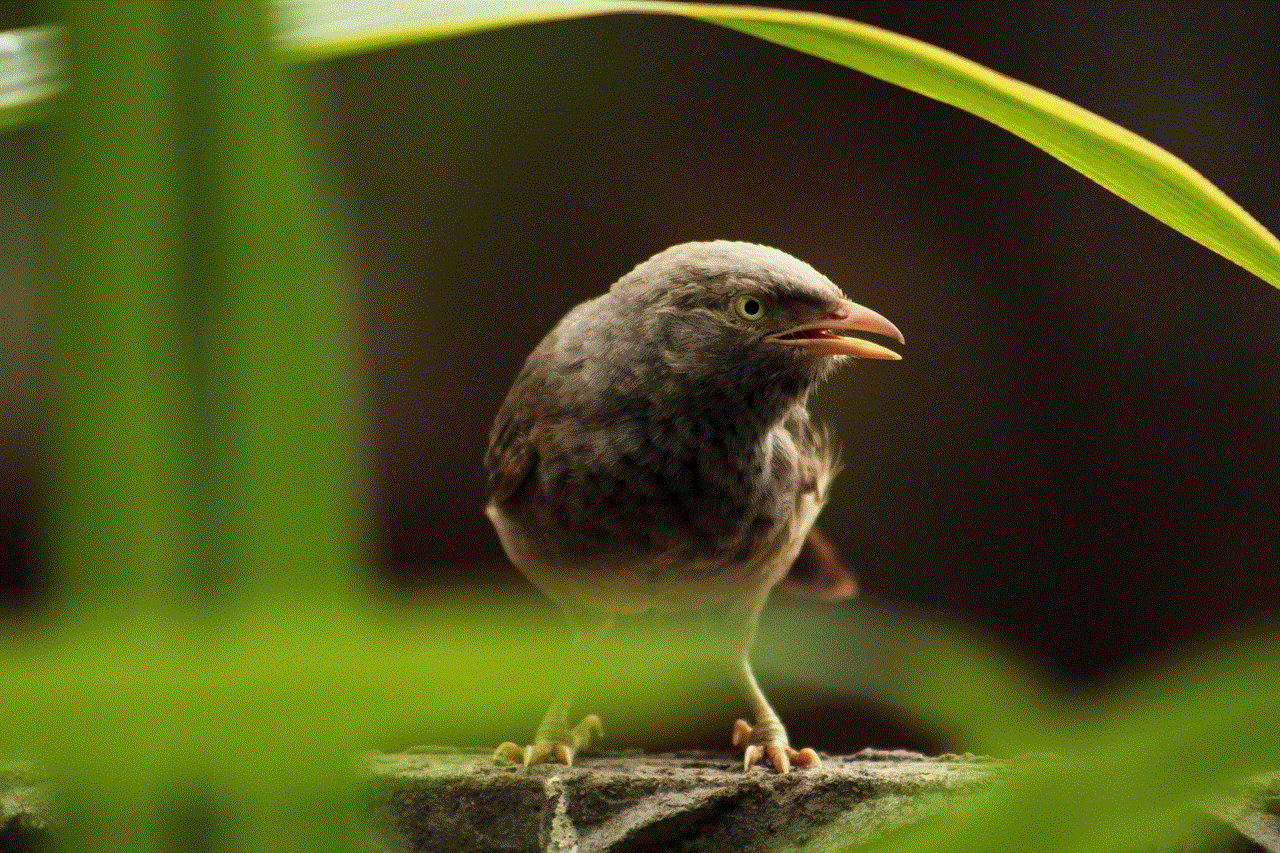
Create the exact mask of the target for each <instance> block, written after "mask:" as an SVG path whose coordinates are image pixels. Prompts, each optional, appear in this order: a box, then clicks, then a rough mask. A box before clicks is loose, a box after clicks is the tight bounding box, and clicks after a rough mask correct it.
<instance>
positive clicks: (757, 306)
mask: <svg viewBox="0 0 1280 853" xmlns="http://www.w3.org/2000/svg"><path fill="white" fill-rule="evenodd" d="M733 310H735V311H737V312H738V316H739V317H741V318H742V319H744V320H750V321H751V322H753V323H754V322H755V321H756V320H759V319H761V318H763V317H764V303H763V302H761V301H760V300H759V299H757V298H756V297H754V296H748V295H746V294H743V295H742V296H739V297H738V298H737V299H735V300H733Z"/></svg>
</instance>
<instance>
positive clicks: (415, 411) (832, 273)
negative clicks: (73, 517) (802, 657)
mask: <svg viewBox="0 0 1280 853" xmlns="http://www.w3.org/2000/svg"><path fill="white" fill-rule="evenodd" d="M769 5H776V6H788V7H793V8H812V9H817V10H820V11H826V12H830V13H833V14H838V15H842V16H846V17H850V18H854V19H857V20H861V21H865V22H867V23H872V24H876V25H880V26H883V27H886V28H888V29H891V30H894V31H897V32H901V33H904V34H907V35H911V36H915V37H918V38H921V39H924V40H926V41H929V42H932V43H935V44H938V45H940V46H942V47H945V48H948V49H950V50H953V51H955V52H957V53H959V54H961V55H963V56H967V57H969V58H972V59H975V60H977V61H979V62H982V63H984V64H986V65H988V66H990V67H992V68H995V69H997V70H999V71H1003V72H1006V73H1008V74H1010V75H1012V76H1014V77H1017V78H1020V79H1023V80H1026V81H1028V82H1030V83H1034V84H1036V85H1039V86H1042V87H1043V88H1046V89H1048V90H1049V91H1051V92H1054V93H1057V94H1059V95H1062V96H1064V97H1066V98H1068V99H1070V100H1072V101H1075V102H1076V103H1079V104H1081V105H1083V106H1085V107H1087V108H1089V109H1091V110H1093V111H1095V112H1098V113H1100V114H1101V115H1103V116H1106V117H1108V118H1110V119H1113V120H1115V121H1117V122H1119V123H1120V124H1121V125H1124V126H1125V127H1128V128H1130V129H1132V130H1134V131H1136V132H1138V133H1140V134H1142V135H1144V136H1147V137H1148V138H1150V139H1152V140H1153V141H1155V142H1156V143H1158V144H1160V145H1162V146H1164V147H1166V148H1168V149H1169V150H1171V151H1172V152H1174V153H1175V154H1178V155H1179V156H1181V157H1183V158H1184V159H1185V160H1187V161H1188V162H1189V163H1191V164H1192V165H1193V166H1195V167H1196V168H1198V169H1199V170H1201V171H1202V172H1203V173H1204V174H1205V175H1206V176H1207V177H1208V178H1209V179H1210V180H1212V181H1214V182H1215V183H1217V184H1218V185H1219V186H1220V187H1221V188H1222V189H1223V190H1224V191H1226V192H1227V194H1228V195H1230V196H1231V197H1233V198H1234V199H1236V200H1237V201H1238V202H1240V203H1241V204H1242V206H1243V207H1245V208H1246V209H1247V210H1249V211H1250V212H1252V213H1253V214H1254V215H1255V216H1256V217H1257V218H1258V219H1259V220H1261V221H1262V222H1263V223H1264V224H1266V225H1268V226H1269V227H1270V228H1271V229H1272V230H1277V229H1278V228H1280V192H1277V187H1280V157H1278V156H1277V152H1280V8H1278V7H1277V6H1276V5H1275V4H1273V3H1270V2H1257V3H1236V2H1232V3H1179V4H1166V3H1150V4H1148V3H1100V4H1093V3H846V2H831V3H787V2H776V3H772V4H769ZM38 19H39V10H38V8H36V7H32V6H27V5H25V4H13V5H11V6H7V7H5V8H3V9H0V25H3V26H5V27H8V26H14V25H20V24H23V23H30V22H33V21H35V20H38ZM299 78H300V79H299V82H300V85H301V86H302V87H303V88H304V89H305V91H306V92H307V95H308V100H309V103H310V106H311V107H312V108H313V115H314V119H315V121H314V138H315V140H316V150H317V151H318V152H319V154H320V158H321V161H322V165H323V171H324V173H325V176H326V178H327V179H328V181H329V182H330V184H331V187H330V189H331V199H332V202H333V203H332V209H333V212H334V218H335V220H336V221H337V223H338V224H339V229H338V230H339V233H340V234H341V235H342V236H341V237H340V238H339V239H340V241H341V245H339V246H338V250H339V254H340V255H342V256H343V257H345V258H347V259H348V267H347V269H346V271H345V272H346V278H347V280H348V281H349V282H350V285H351V287H352V289H353V292H354V294H355V299H354V300H353V305H354V306H355V310H356V312H357V313H358V323H359V325H360V329H361V331H362V335H361V347H360V352H359V358H360V364H359V368H360V370H361V372H362V374H363V393H364V399H363V401H362V405H363V411H364V418H365V421H366V427H367V444H366V450H365V460H366V463H367V465H366V467H367V482H368V519H369V523H370V530H371V543H370V548H371V553H372V555H373V556H372V563H373V565H374V566H375V567H376V571H377V573H378V577H379V579H380V581H382V582H383V583H384V585H385V588H386V589H387V590H388V595H389V596H391V597H394V598H397V599H401V600H406V601H413V600H415V599H423V598H438V597H440V596H442V595H447V594H450V593H451V592H452V591H454V590H456V589H458V588H459V587H461V586H476V585H480V586H482V587H484V588H486V589H492V590H494V591H495V594H498V593H499V592H500V591H502V590H523V589H525V588H526V587H525V583H524V581H523V579H522V578H521V577H520V576H519V575H518V573H517V572H516V571H515V570H514V569H512V568H511V567H510V565H509V564H508V563H507V562H506V560H505V558H504V557H503V555H502V552H501V549H500V547H499V545H498V542H497V540H496V538H495V537H494V535H493V533H492V531H491V529H490V528H489V525H488V522H487V521H486V520H485V518H484V517H483V515H482V513H481V504H482V500H483V499H482V487H483V478H482V472H481V468H480V457H481V455H482V453H483V451H484V447H485V443H486V438H487V433H488V429H489V425H490V422H491V418H492V415H493V413H494V412H495V411H496V410H497V408H498V406H499V404H500V403H501V400H502V397H503V395H504V394H505V392H506V389H507V387H508V385H509V383H510V381H511V379H512V378H513V377H514V375H515V373H516V371H517V370H518V369H519V366H520V364H521V362H522V361H523V359H524V356H525V355H526V354H527V353H528V351H529V350H530V349H531V348H532V347H533V346H534V345H535V344H536V343H537V341H538V340H539V339H540V338H541V336H542V335H543V334H544V333H545V332H546V331H547V329H549V328H550V326H551V325H552V324H553V323H554V322H555V321H556V320H557V319H558V318H559V317H560V316H561V315H562V314H563V313H564V312H565V311H566V310H567V309H568V308H569V307H571V306H572V305H574V304H576V303H577V302H579V301H581V300H583V299H586V298H589V297H591V296H593V295H595V294H597V293H598V292H600V291H601V290H603V289H604V288H606V287H607V286H608V285H609V284H610V283H611V282H612V281H613V280H614V279H616V278H617V277H618V276H619V275H621V274H622V273H624V272H626V271H627V270H628V269H630V268H631V266H633V265H634V264H635V263H637V262H638V261H640V260H643V259H644V258H646V257H648V256H649V255H650V254H652V253H654V252H656V251H658V250H660V249H662V248H664V247H666V246H668V245H671V244H673V243H677V242H682V241H685V240H689V239H699V238H713V237H725V238H733V239H743V240H753V241H758V242H763V243H768V244H771V245H775V246H778V247H779V248H782V249H784V250H786V251H789V252H791V253H793V254H795V255H797V256H799V257H801V258H803V259H805V260H807V261H809V262H810V263H812V264H813V265H814V266H815V267H817V268H818V269H819V270H822V271H823V272H825V273H826V274H827V275H828V276H829V277H831V278H832V279H833V280H834V281H836V282H837V283H839V284H840V285H842V286H843V287H844V289H845V290H846V292H847V293H848V294H849V295H850V296H851V297H852V298H854V299H855V300H856V301H859V302H862V303H864V304H866V305H868V306H871V307H873V308H875V309H877V310H879V311H880V312H881V313H883V314H885V315H886V316H888V317H889V318H891V319H892V320H894V321H895V322H896V323H897V324H898V326H899V327H900V328H901V329H902V330H903V331H904V333H905V335H906V338H907V346H906V347H905V349H904V354H905V356H906V358H905V360H904V361H902V362H900V363H896V364H885V363H862V364H856V365H854V366H852V368H851V369H846V370H844V371H842V372H841V373H839V374H838V375H837V377H836V378H835V379H833V380H832V381H831V382H829V383H828V384H827V385H826V386H825V387H824V388H823V389H822V390H821V391H820V392H819V393H818V395H817V396H816V397H815V399H814V401H813V408H814V409H815V411H816V412H817V414H818V415H819V416H820V417H821V418H822V419H823V420H826V421H828V422H830V423H831V424H832V426H833V427H834V432H835V434H836V435H837V436H838V438H839V441H840V444H841V446H842V447H843V458H844V461H845V471H844V473H843V475H842V476H841V477H840V478H839V480H838V481H837V483H836V486H835V488H834V490H833V493H832V498H831V502H830V504H829V505H828V508H827V510H826V511H825V514H824V516H823V521H822V526H823V528H824V529H825V531H826V532H827V534H828V536H829V537H830V538H831V539H832V540H833V541H834V542H835V543H836V545H837V546H838V547H839V549H840V550H841V551H842V553H843V554H844V556H845V558H846V560H847V562H849V563H850V564H851V565H853V566H854V567H855V568H856V570H857V572H858V574H859V576H860V579H861V582H862V586H863V589H864V591H865V593H866V596H865V597H864V599H862V600H861V601H860V600H855V601H853V602H849V603H845V604H841V605H835V606H833V605H814V607H818V608H821V607H827V608H854V609H856V608H859V607H865V606H868V605H867V603H866V602H872V603H873V604H874V605H875V606H877V607H883V608H890V609H894V608H897V609H902V610H906V611H911V610H924V611H926V612H929V613H932V614H935V615H940V616H942V617H944V618H947V619H952V620H955V621H957V622H959V623H962V624H966V625H971V626H976V627H977V628H978V629H979V630H981V631H984V632H987V633H989V634H990V635H991V636H993V637H995V638H996V639H997V640H998V641H1000V642H1002V643H1004V644H1006V645H1007V646H1008V647H1009V648H1010V649H1012V650H1014V651H1016V652H1017V653H1018V654H1020V655H1022V656H1024V657H1025V658H1027V659H1028V660H1030V661H1033V662H1034V663H1035V664H1036V665H1037V666H1039V667H1040V668H1042V670H1043V671H1044V672H1045V673H1047V675H1048V677H1049V678H1050V679H1051V680H1053V681H1056V682H1059V683H1060V684H1061V685H1062V686H1063V687H1064V688H1067V689H1076V688H1092V687H1095V686H1098V685H1101V684H1105V683H1106V682H1107V681H1109V680H1110V679H1113V678H1116V677H1118V676H1119V674H1121V673H1123V672H1125V671H1127V670H1128V669H1130V668H1132V667H1137V666H1142V665H1144V663H1147V662H1150V661H1153V660H1156V659H1159V658H1161V657H1164V656H1166V655H1168V654H1170V653H1172V652H1173V651H1175V650H1177V649H1179V648H1181V647H1183V646H1185V645H1187V644H1189V643H1193V642H1195V641H1196V640H1197V638H1200V637H1204V636H1207V635H1208V634H1210V633H1212V632H1215V631H1220V630H1226V629H1230V628H1231V627H1232V626H1235V625H1241V624H1247V623H1250V622H1256V621H1258V620H1264V619H1271V620H1274V619H1275V618H1276V617H1277V616H1280V505H1278V504H1277V495H1278V494H1280V459H1278V456H1277V453H1276V447H1277V445H1278V444H1280V442H1278V439H1280V358H1277V356H1276V354H1275V349H1276V348H1275V342H1276V341H1277V339H1280V293H1277V292H1276V291H1275V290H1273V289H1271V288H1269V287H1268V286H1266V285H1265V284H1264V283H1262V282H1261V281H1259V280H1257V279H1254V278H1252V277H1251V276H1250V275H1248V274H1247V273H1245V272H1244V271H1242V270H1240V269H1238V268H1237V267H1235V266H1234V265H1232V264H1230V263H1228V262H1227V261H1225V260H1223V259H1221V258H1219V257H1218V256H1216V255H1214V254H1212V253H1210V252H1209V251H1207V250H1205V249H1204V248H1202V247H1200V246H1198V245H1196V244H1194V243H1192V242H1191V241H1189V240H1187V239H1185V238H1183V237H1181V236H1180V235H1178V234H1176V233H1175V232H1173V231H1171V230H1169V229H1168V228H1166V227H1165V226H1163V225H1160V224H1159V223H1157V222H1155V221H1154V220H1152V219H1150V218H1148V217H1147V216H1146V215H1145V214H1142V213H1140V212H1139V211H1137V210H1136V209H1134V208H1132V207H1130V206H1129V205H1127V204H1126V203H1124V202H1121V201H1119V200H1118V199H1116V198H1114V197H1113V196H1111V195H1110V194H1109V193H1108V192H1106V191H1104V190H1102V189H1101V188H1099V187H1097V186H1096V185H1094V184H1092V183H1091V182H1089V181H1088V180H1086V179H1084V178H1082V177H1081V176H1079V175H1078V174H1076V173H1075V172H1073V171H1071V170H1069V169H1068V168H1066V167H1065V166H1063V165H1061V164H1059V163H1058V162H1056V161H1054V160H1052V159H1050V158H1048V157H1047V156H1046V155H1044V154H1042V153H1041V152H1039V151H1038V150H1036V149H1034V148H1032V147H1031V146H1029V145H1027V144H1025V143H1023V142H1021V141H1020V140H1018V139H1015V138H1014V137H1012V136H1010V135H1008V134H1006V133H1004V132H1003V131H1000V130H998V129H996V128H994V127H991V126H989V125H987V124H985V123H983V122H981V121H980V120H978V119H975V118H973V117H971V116H969V115H967V114H965V113H961V112H959V111H956V110H954V109H952V108H949V107H945V106H942V105H939V104H936V103H934V102H932V101H928V100H926V99H923V98H921V97H919V96H917V95H915V94H912V93H909V92H906V91H903V90H899V89H896V88H894V87H892V86H889V85H887V84H883V83H880V82H878V81H875V80H872V79H870V78H866V77H862V76H860V75H858V74H855V73H853V72H850V71H847V70H845V69H842V68H839V67H836V66H834V65H830V64H827V63H824V62H822V61H820V60H817V59H814V58H811V57H808V56H803V55H800V54H795V53H792V52H789V51H787V50H785V49H783V48H780V47H776V46H773V45H769V44H765V43H763V42H758V41H755V40H753V39H750V38H748V37H746V36H742V35H738V34H736V33H732V32H729V31H725V30H720V29H717V28H714V27H710V26H706V25H702V24H699V23H697V22H693V21H686V20H677V19H667V18H658V17H643V18H641V17H631V16H627V17H606V18H598V19H591V20H581V21H573V22H564V23H555V24H545V25H539V26H535V27H524V28H518V29H514V30H505V31H501V32H495V33H487V34H480V35H473V36H467V37H464V38H459V39H454V40H448V41H443V42H437V43H428V44H424V45H419V46H414V47H407V48H398V49H394V50H387V51H381V52H376V53H373V54H369V55H364V56H359V57H354V58H349V59H342V60H338V61H331V62H326V63H323V64H320V65H311V66H307V67H305V68H303V69H302V70H301V71H300V73H299ZM44 144H45V140H44V136H43V131H41V130H40V129H39V128H36V129H24V130H20V131H16V132H14V131H10V132H8V133H7V134H5V135H4V136H0V168H2V169H3V174H4V175H5V180H4V181H3V182H0V232H2V233H0V241H2V242H0V250H2V252H0V254H2V257H0V299H2V301H0V324H2V325H0V338H2V341H3V344H2V347H0V501H2V502H3V503H2V504H0V578H2V580H0V584H2V585H3V589H4V600H5V602H6V607H7V609H8V612H9V613H11V614H12V616H13V619H14V620H16V621H21V619H22V618H23V617H24V614H27V613H29V612H31V610H32V609H33V607H34V606H36V605H38V602H39V600H40V596H41V590H42V584H41V555H40V549H39V547H38V544H37V543H38V527H39V511H38V510H39V506H40V495H41V475H40V464H39V459H40V437H41V416H40V405H39V399H40V397H39V388H40V372H41V370H40V365H41V359H40V355H39V340H40V316H41V298H40V284H39V280H40V276H39V273H40V258H41V241H42V239H43V235H42V228H41V209H42V204H43V201H44V195H43V192H44V188H43V183H42V180H41V169H42V166H41V165H40V164H41V160H40V157H41V152H42V148H43V145H44ZM300 428H305V425H300ZM530 602H531V603H530V606H531V607H539V606H547V607H549V606H548V605H543V604H540V603H537V602H536V600H535V599H530ZM832 612H835V610H834V609H833V611H832ZM780 704H781V705H782V706H783V708H782V710H783V711H784V717H787V718H788V719H789V721H790V723H791V726H792V729H793V731H794V732H795V733H796V734H797V739H799V740H805V741H806V742H810V741H812V742H814V744H815V745H817V746H820V747H822V748H827V749H856V748H858V747H860V746H864V745H867V744H869V743H875V744H876V745H878V746H923V747H925V748H963V744H954V743H948V742H947V741H946V740H945V738H942V737H940V736H938V735H936V733H929V732H919V731H914V730H912V729H911V728H910V726H909V725H907V724H906V723H903V722H902V721H895V720H893V719H891V718H889V719H886V718H885V716H886V715H885V714H884V713H883V712H882V711H879V710H877V709H874V708H871V709H866V708H858V707H854V708H850V707H846V706H845V705H842V704H841V703H840V702H839V701H835V700H833V699H832V698H831V697H830V696H824V697H814V696H804V695H792V694H787V693H786V692H785V690H784V691H783V698H782V701H781V702H780ZM815 708H816V709H817V710H815ZM797 718H798V719H797ZM851 721H852V722H851ZM531 722H532V721H531ZM715 726H716V727H717V728H716V730H717V731H719V729H722V728H723V721H722V720H717V721H715ZM720 734H721V735H722V734H723V732H720ZM700 736H701V735H700V734H699V733H698V732H693V733H689V732H685V733H683V734H676V735H673V736H672V737H673V738H674V739H675V741H680V738H685V739H686V740H688V741H689V742H696V741H697V740H698V738H699V737H700Z"/></svg>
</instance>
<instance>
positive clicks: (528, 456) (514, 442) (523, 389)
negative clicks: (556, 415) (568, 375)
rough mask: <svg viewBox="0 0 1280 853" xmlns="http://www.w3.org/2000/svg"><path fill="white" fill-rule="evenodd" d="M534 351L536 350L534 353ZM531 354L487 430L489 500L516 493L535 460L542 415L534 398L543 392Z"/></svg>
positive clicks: (487, 490) (485, 464)
mask: <svg viewBox="0 0 1280 853" xmlns="http://www.w3.org/2000/svg"><path fill="white" fill-rule="evenodd" d="M537 354H538V353H537V351H535V353H534V356H536V355H537ZM534 356H530V359H529V361H527V362H526V363H525V366H524V368H523V369H522V370H521V371H520V375H519V376H517V377H516V381H515V383H514V384H513V385H512V386H511V390H510V391H509V392H508V393H507V398H506V400H504V401H503V403H502V408H500V409H499V410H498V415H497V417H496V418H494V421H493V430H492V431H491V432H490V433H489V449H488V450H486V451H485V454H484V470H485V473H486V474H487V475H488V478H489V479H488V486H487V488H486V497H487V498H488V502H489V503H490V504H500V503H502V502H503V501H505V500H507V498H509V497H511V496H512V495H513V494H515V492H516V491H517V490H518V489H519V488H520V486H521V485H523V484H524V482H525V480H527V479H528V478H529V475H530V474H532V473H533V470H534V467H535V466H536V465H537V463H538V433H539V429H538V426H539V423H540V421H541V419H542V418H541V416H540V412H539V409H538V404H537V400H538V399H539V398H540V396H545V395H540V392H541V390H542V387H541V383H540V382H539V379H540V377H539V374H538V371H537V370H536V369H535V358H534Z"/></svg>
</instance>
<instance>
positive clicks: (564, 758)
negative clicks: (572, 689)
mask: <svg viewBox="0 0 1280 853" xmlns="http://www.w3.org/2000/svg"><path fill="white" fill-rule="evenodd" d="M602 737H604V724H602V723H601V722H600V718H599V717H598V716H596V715H595V714H587V715H586V716H585V717H583V718H582V722H580V723H578V724H577V725H576V726H574V727H573V728H571V729H568V730H566V731H561V732H560V733H559V734H544V733H542V732H539V733H538V734H537V736H535V737H534V739H533V743H531V744H529V745H528V746H525V747H524V748H523V749H522V748H521V747H519V746H518V745H516V744H514V743H512V742H511V741H507V742H506V743H503V744H502V745H501V746H499V747H498V748H497V749H495V750H494V751H493V758H494V760H495V761H496V760H498V759H505V760H506V761H510V762H511V763H512V764H519V765H521V766H523V767H528V766H529V765H531V764H563V765H565V766H566V767H572V766H573V758H574V756H575V755H577V754H578V752H580V751H581V750H584V749H586V748H587V747H588V746H589V745H590V744H591V741H592V738H602Z"/></svg>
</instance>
